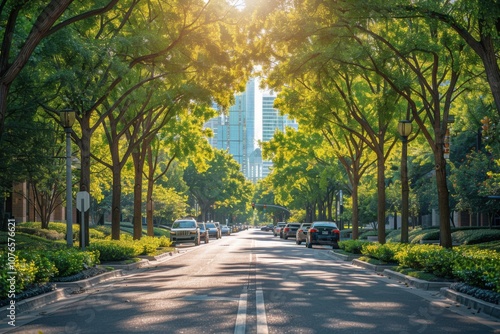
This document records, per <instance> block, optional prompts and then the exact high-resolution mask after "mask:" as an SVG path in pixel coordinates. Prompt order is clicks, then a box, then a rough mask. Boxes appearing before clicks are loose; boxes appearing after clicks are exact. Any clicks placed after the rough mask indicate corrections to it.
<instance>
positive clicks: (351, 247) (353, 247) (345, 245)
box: [339, 240, 366, 254]
mask: <svg viewBox="0 0 500 334" xmlns="http://www.w3.org/2000/svg"><path fill="white" fill-rule="evenodd" d="M365 243H366V241H362V240H343V241H339V248H340V249H343V250H345V251H346V252H349V253H353V254H361V249H362V247H363V245H364V244H365Z"/></svg>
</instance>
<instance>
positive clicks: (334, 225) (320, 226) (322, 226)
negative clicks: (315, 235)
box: [313, 222, 337, 229]
mask: <svg viewBox="0 0 500 334" xmlns="http://www.w3.org/2000/svg"><path fill="white" fill-rule="evenodd" d="M313 225H314V227H315V228H318V227H319V228H335V229H336V228H337V224H335V223H327V222H324V223H314V224H313Z"/></svg>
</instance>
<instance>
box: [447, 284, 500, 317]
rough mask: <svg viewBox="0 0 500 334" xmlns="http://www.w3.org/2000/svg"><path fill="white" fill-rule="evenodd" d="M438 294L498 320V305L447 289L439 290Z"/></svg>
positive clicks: (499, 307)
mask: <svg viewBox="0 0 500 334" xmlns="http://www.w3.org/2000/svg"><path fill="white" fill-rule="evenodd" d="M439 292H440V294H441V295H442V296H443V297H445V298H448V299H451V300H453V301H455V302H457V303H460V304H462V305H464V306H467V307H470V308H472V309H474V310H477V313H479V312H482V313H485V314H487V315H489V316H492V317H495V318H499V319H500V305H496V304H493V303H488V302H486V301H484V300H481V299H477V298H474V297H472V296H469V295H466V294H463V293H460V292H457V291H455V290H451V289H448V288H441V289H440V290H439Z"/></svg>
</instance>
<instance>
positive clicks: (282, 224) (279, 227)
mask: <svg viewBox="0 0 500 334" xmlns="http://www.w3.org/2000/svg"><path fill="white" fill-rule="evenodd" d="M285 225H286V223H285V222H279V223H278V224H276V226H275V227H274V230H273V231H274V236H275V237H277V236H278V235H279V236H280V238H283V231H282V229H283V227H285Z"/></svg>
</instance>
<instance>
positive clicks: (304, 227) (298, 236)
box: [295, 223, 311, 245]
mask: <svg viewBox="0 0 500 334" xmlns="http://www.w3.org/2000/svg"><path fill="white" fill-rule="evenodd" d="M310 227H311V223H302V224H300V227H299V229H298V230H297V233H295V243H296V244H297V245H300V244H301V243H302V242H305V241H306V237H307V231H308V230H309V228H310Z"/></svg>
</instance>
